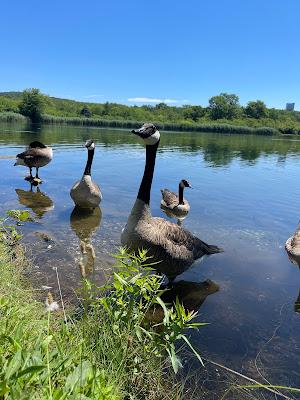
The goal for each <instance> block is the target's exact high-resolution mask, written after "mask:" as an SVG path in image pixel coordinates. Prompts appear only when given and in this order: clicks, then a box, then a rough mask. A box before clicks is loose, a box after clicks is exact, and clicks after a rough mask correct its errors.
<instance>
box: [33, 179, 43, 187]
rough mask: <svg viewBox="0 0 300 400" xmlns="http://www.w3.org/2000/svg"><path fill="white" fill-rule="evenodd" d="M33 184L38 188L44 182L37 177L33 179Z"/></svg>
mask: <svg viewBox="0 0 300 400" xmlns="http://www.w3.org/2000/svg"><path fill="white" fill-rule="evenodd" d="M31 182H32V184H33V185H34V186H38V185H40V184H41V183H43V181H42V180H41V179H40V178H37V177H35V178H32V181H31Z"/></svg>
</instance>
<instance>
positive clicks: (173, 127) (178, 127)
mask: <svg viewBox="0 0 300 400" xmlns="http://www.w3.org/2000/svg"><path fill="white" fill-rule="evenodd" d="M42 122H43V123H46V124H70V125H82V126H95V127H96V126H97V127H103V128H104V127H107V128H122V129H132V128H135V127H136V126H138V125H141V124H142V122H141V121H128V120H127V121H125V120H124V121H123V120H109V119H99V118H81V117H56V116H52V115H43V116H42ZM154 124H155V125H156V126H158V127H159V129H160V130H165V131H181V132H213V133H230V134H246V135H268V136H271V135H278V134H279V132H278V130H277V129H276V128H270V127H259V128H255V127H248V126H243V125H241V126H239V125H230V124H226V123H221V124H215V123H206V124H187V123H167V122H159V121H157V122H154Z"/></svg>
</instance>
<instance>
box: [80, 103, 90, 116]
mask: <svg viewBox="0 0 300 400" xmlns="http://www.w3.org/2000/svg"><path fill="white" fill-rule="evenodd" d="M80 115H82V116H83V117H87V118H89V117H90V116H91V112H90V110H89V108H88V107H87V106H84V107H83V108H82V109H81V111H80Z"/></svg>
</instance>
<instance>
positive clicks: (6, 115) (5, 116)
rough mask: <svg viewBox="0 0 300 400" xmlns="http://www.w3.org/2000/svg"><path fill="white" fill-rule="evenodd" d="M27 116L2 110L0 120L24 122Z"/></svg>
mask: <svg viewBox="0 0 300 400" xmlns="http://www.w3.org/2000/svg"><path fill="white" fill-rule="evenodd" d="M26 121H28V118H27V117H25V116H24V115H22V114H19V113H16V112H13V111H4V112H1V113H0V122H26Z"/></svg>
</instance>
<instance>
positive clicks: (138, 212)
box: [121, 124, 223, 279]
mask: <svg viewBox="0 0 300 400" xmlns="http://www.w3.org/2000/svg"><path fill="white" fill-rule="evenodd" d="M132 133H134V134H135V135H138V136H140V137H141V138H142V139H143V140H144V142H145V144H146V164H145V170H144V175H143V178H142V181H141V184H140V188H139V192H138V195H137V199H136V201H135V203H134V206H133V208H132V210H131V213H130V215H129V217H128V221H127V224H126V226H125V228H124V230H123V232H122V235H121V243H122V245H123V246H127V247H128V248H129V249H131V250H133V251H137V250H138V249H141V248H144V249H147V250H148V254H149V255H150V256H152V257H153V258H152V260H151V261H154V262H157V264H156V265H155V268H156V269H157V270H158V271H160V272H162V273H164V274H165V275H166V276H167V277H168V278H169V279H174V278H175V277H176V276H177V275H179V274H181V273H182V272H183V271H185V270H186V269H188V268H189V267H190V266H191V265H192V264H193V263H194V261H195V260H197V259H199V258H201V257H202V256H204V255H206V254H207V255H208V254H214V253H219V252H221V251H223V250H222V249H220V248H219V247H217V246H211V245H208V244H206V243H204V242H202V240H200V239H198V238H197V237H195V236H194V235H192V234H191V233H190V232H189V231H187V230H185V229H183V228H182V227H180V226H178V225H176V224H174V223H171V222H168V221H166V220H165V219H163V218H154V217H152V215H151V210H150V205H149V203H150V193H151V185H152V179H153V173H154V167H155V159H156V152H157V148H158V145H159V141H160V133H159V131H158V130H157V128H156V127H155V126H154V125H153V124H144V125H143V126H142V127H141V128H140V129H137V130H133V131H132Z"/></svg>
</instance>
